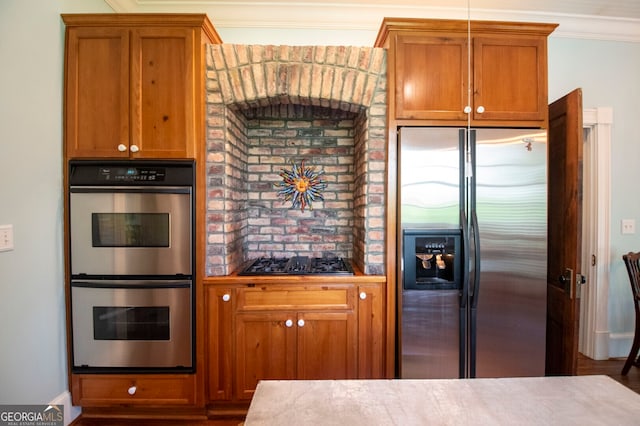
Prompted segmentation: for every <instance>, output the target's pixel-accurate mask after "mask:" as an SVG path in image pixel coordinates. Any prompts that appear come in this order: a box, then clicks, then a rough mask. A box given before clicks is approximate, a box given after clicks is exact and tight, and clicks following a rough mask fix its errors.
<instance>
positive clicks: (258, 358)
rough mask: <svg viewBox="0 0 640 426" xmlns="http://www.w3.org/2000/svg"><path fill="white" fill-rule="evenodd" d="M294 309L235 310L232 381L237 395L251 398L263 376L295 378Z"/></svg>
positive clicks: (281, 378) (278, 378)
mask: <svg viewBox="0 0 640 426" xmlns="http://www.w3.org/2000/svg"><path fill="white" fill-rule="evenodd" d="M296 329H297V326H296V314H295V312H283V311H272V312H256V313H237V314H236V347H235V353H236V360H235V369H234V370H235V375H236V379H235V383H236V397H237V398H238V399H251V398H252V396H253V393H254V391H255V389H256V386H257V385H258V381H260V380H262V379H273V380H292V379H295V378H296V370H295V367H296V364H295V360H296Z"/></svg>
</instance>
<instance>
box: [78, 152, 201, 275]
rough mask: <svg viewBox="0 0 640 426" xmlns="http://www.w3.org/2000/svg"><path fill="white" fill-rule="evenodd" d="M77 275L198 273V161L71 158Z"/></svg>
mask: <svg viewBox="0 0 640 426" xmlns="http://www.w3.org/2000/svg"><path fill="white" fill-rule="evenodd" d="M69 182H70V187H69V214H70V217H69V221H70V237H71V240H70V242H71V259H70V260H71V274H72V275H74V276H78V275H92V276H95V275H108V276H114V275H123V276H129V275H151V276H158V275H167V276H173V275H191V271H192V268H193V266H192V250H191V246H192V240H193V237H192V232H193V231H192V223H193V208H192V204H193V182H194V172H193V164H192V162H185V163H175V162H141V161H136V162H105V161H101V162H91V161H83V162H79V161H77V162H71V166H70V170H69Z"/></svg>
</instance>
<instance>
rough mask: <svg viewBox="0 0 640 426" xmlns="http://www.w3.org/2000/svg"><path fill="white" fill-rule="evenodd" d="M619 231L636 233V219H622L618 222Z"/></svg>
mask: <svg viewBox="0 0 640 426" xmlns="http://www.w3.org/2000/svg"><path fill="white" fill-rule="evenodd" d="M620 231H621V232H622V233H623V234H635V233H636V220H635V219H622V221H621V222H620Z"/></svg>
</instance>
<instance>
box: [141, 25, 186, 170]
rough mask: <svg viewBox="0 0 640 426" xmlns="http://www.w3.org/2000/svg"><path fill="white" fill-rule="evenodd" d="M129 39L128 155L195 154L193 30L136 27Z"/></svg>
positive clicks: (164, 155) (181, 156) (170, 156)
mask: <svg viewBox="0 0 640 426" xmlns="http://www.w3.org/2000/svg"><path fill="white" fill-rule="evenodd" d="M131 45H132V48H131V76H132V83H131V84H132V90H131V105H132V142H131V144H132V145H136V147H137V150H136V149H131V156H132V157H153V158H190V157H193V156H194V154H195V151H194V143H195V130H194V126H195V117H196V111H195V95H196V94H195V86H194V85H195V76H194V73H196V70H194V58H193V55H194V52H195V50H194V49H195V48H196V46H194V30H193V29H191V28H138V29H135V30H133V33H132V40H131ZM198 48H199V46H198ZM197 74H198V75H199V73H197ZM136 151H137V152H136Z"/></svg>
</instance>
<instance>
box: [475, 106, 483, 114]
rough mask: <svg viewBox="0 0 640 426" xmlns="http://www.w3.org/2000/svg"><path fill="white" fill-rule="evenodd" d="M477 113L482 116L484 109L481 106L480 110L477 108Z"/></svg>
mask: <svg viewBox="0 0 640 426" xmlns="http://www.w3.org/2000/svg"><path fill="white" fill-rule="evenodd" d="M476 112H477V113H478V114H482V113H483V112H484V107H483V106H482V105H480V106H479V107H478V108H476Z"/></svg>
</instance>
